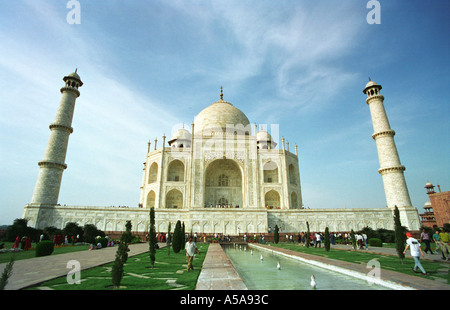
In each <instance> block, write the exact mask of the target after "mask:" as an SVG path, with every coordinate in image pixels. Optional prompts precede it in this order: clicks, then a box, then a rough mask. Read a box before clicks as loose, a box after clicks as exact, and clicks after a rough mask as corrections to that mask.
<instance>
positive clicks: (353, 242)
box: [350, 229, 356, 251]
mask: <svg viewBox="0 0 450 310" xmlns="http://www.w3.org/2000/svg"><path fill="white" fill-rule="evenodd" d="M350 240H351V241H352V247H353V250H355V251H356V237H355V232H354V231H353V229H352V231H351V232H350Z"/></svg>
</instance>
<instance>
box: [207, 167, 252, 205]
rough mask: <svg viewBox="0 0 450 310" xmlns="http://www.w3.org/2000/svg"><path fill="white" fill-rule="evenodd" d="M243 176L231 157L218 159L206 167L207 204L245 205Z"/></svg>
mask: <svg viewBox="0 0 450 310" xmlns="http://www.w3.org/2000/svg"><path fill="white" fill-rule="evenodd" d="M242 184H243V176H242V172H241V169H240V167H239V166H238V164H237V163H236V162H235V161H233V160H231V159H216V160H214V161H213V162H211V163H210V164H209V165H208V166H207V167H206V172H205V191H204V192H205V197H204V203H205V205H206V206H208V207H209V206H211V205H212V206H213V207H215V206H217V205H219V204H222V205H224V204H225V205H232V206H233V207H236V206H239V207H240V208H242V207H243V205H242V202H243V190H242Z"/></svg>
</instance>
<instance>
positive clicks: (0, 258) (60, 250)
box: [0, 242, 89, 264]
mask: <svg viewBox="0 0 450 310" xmlns="http://www.w3.org/2000/svg"><path fill="white" fill-rule="evenodd" d="M4 243H5V249H10V248H12V246H13V244H14V242H4ZM35 248H36V243H32V244H31V249H30V250H28V251H20V252H14V253H10V252H6V253H0V264H1V263H8V262H9V261H10V259H11V257H14V260H16V261H17V260H21V259H27V258H33V257H36V251H35V250H34V249H35ZM88 249H89V245H67V246H63V247H55V249H54V250H53V253H52V255H58V254H64V253H69V252H76V251H86V250H88Z"/></svg>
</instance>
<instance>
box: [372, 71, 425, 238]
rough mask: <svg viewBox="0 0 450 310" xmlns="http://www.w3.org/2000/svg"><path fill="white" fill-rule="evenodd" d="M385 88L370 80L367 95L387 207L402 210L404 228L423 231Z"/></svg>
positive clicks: (401, 217) (401, 216)
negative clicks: (393, 128) (391, 117)
mask: <svg viewBox="0 0 450 310" xmlns="http://www.w3.org/2000/svg"><path fill="white" fill-rule="evenodd" d="M380 90H381V85H378V84H377V83H375V82H374V81H371V80H370V78H369V83H367V85H366V88H364V90H363V93H364V94H366V95H367V99H366V102H367V104H368V105H369V109H370V114H371V116H372V124H373V131H374V133H373V135H372V138H373V139H374V140H375V142H376V145H377V151H378V159H379V161H380V169H378V172H379V173H380V174H381V177H382V179H383V185H384V192H385V195H386V203H387V207H388V208H390V209H392V210H393V209H394V208H395V206H397V207H398V209H399V211H400V219H401V222H402V225H403V226H407V227H409V229H412V230H416V229H419V228H420V221H419V217H418V212H417V209H416V208H414V207H413V206H412V204H411V199H410V197H409V192H408V187H407V186H406V180H405V176H404V175H403V171H405V166H403V165H402V164H401V162H400V157H399V155H398V152H397V147H396V146H395V141H394V135H395V131H394V130H392V129H391V127H390V125H389V120H388V117H387V115H386V111H385V109H384V104H383V101H384V96H383V95H381V94H380Z"/></svg>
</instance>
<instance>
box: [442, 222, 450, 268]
mask: <svg viewBox="0 0 450 310" xmlns="http://www.w3.org/2000/svg"><path fill="white" fill-rule="evenodd" d="M439 239H440V240H441V246H442V259H445V260H447V261H448V253H449V252H450V236H449V234H448V231H447V229H444V230H443V231H442V232H441V233H440V234H439Z"/></svg>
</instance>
